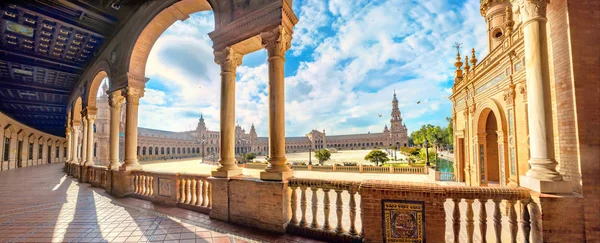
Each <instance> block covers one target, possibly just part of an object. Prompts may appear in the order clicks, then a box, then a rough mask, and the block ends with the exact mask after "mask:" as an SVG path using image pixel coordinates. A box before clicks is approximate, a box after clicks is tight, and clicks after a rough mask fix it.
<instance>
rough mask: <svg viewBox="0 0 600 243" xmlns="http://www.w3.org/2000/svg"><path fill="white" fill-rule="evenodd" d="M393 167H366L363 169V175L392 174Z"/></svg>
mask: <svg viewBox="0 0 600 243" xmlns="http://www.w3.org/2000/svg"><path fill="white" fill-rule="evenodd" d="M391 170H392V167H390V166H371V165H365V166H363V167H362V171H363V173H391Z"/></svg>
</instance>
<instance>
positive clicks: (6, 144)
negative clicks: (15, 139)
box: [2, 137, 10, 161]
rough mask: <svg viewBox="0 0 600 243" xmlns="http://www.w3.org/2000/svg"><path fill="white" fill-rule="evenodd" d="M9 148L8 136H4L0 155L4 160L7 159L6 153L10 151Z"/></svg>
mask: <svg viewBox="0 0 600 243" xmlns="http://www.w3.org/2000/svg"><path fill="white" fill-rule="evenodd" d="M9 149H10V138H7V137H5V138H4V156H2V157H4V158H3V160H4V161H7V160H8V153H9V152H10V151H9Z"/></svg>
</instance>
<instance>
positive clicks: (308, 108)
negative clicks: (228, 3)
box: [140, 0, 487, 136]
mask: <svg viewBox="0 0 600 243" xmlns="http://www.w3.org/2000/svg"><path fill="white" fill-rule="evenodd" d="M458 4H459V5H458V6H456V3H454V5H453V4H452V3H449V2H447V1H445V0H444V1H442V0H440V1H419V2H416V1H405V0H388V1H376V2H373V1H347V0H329V1H324V0H304V1H295V2H294V8H295V12H296V14H297V15H298V17H299V20H300V22H299V23H298V24H297V25H296V27H295V33H294V37H293V40H292V48H291V49H290V51H288V53H287V57H286V58H287V60H288V62H287V63H286V65H295V64H293V63H296V64H297V68H295V71H293V72H288V73H286V82H285V84H286V94H285V95H286V107H285V109H286V134H287V135H288V136H302V135H304V134H306V133H307V132H309V131H310V130H311V129H318V130H321V129H326V130H327V132H328V133H330V134H347V133H357V132H358V133H366V132H368V131H370V132H381V131H382V130H383V126H384V125H385V124H389V118H390V112H391V100H392V93H393V90H396V93H397V96H398V100H399V103H400V110H401V112H402V115H403V118H404V121H405V123H406V125H407V127H408V128H409V132H410V131H412V130H414V129H417V128H418V127H420V126H421V125H422V124H423V122H424V121H427V122H433V123H436V124H439V125H442V124H445V123H446V121H445V117H447V116H451V109H450V108H451V103H450V102H449V101H448V100H447V99H444V97H447V96H449V95H450V93H451V82H452V79H453V69H454V67H453V62H454V58H455V55H456V54H455V50H454V49H453V48H452V45H453V44H454V42H462V43H463V44H464V46H465V47H469V49H470V47H475V49H476V50H477V51H478V57H479V59H480V60H481V59H483V56H484V55H485V53H483V51H486V50H487V48H486V32H485V20H484V19H483V18H482V17H481V16H480V15H479V1H478V0H468V1H466V2H460V3H458ZM213 26H214V24H213V20H212V15H210V14H206V13H200V14H195V15H192V16H191V17H190V18H189V19H188V20H186V21H185V22H178V23H176V24H174V25H173V26H171V28H169V30H168V31H167V32H165V33H164V34H163V36H161V37H160V38H159V39H158V41H157V43H156V44H155V46H154V47H153V49H152V52H151V54H150V57H149V61H148V65H147V69H146V72H147V76H148V77H150V78H151V81H150V82H159V83H160V85H159V86H160V87H163V88H161V89H160V90H158V89H156V90H155V89H148V88H147V90H146V97H144V98H143V99H142V100H144V99H147V98H148V101H142V104H141V111H140V116H141V117H142V119H140V126H142V127H151V128H157V129H164V130H173V131H180V128H181V129H187V128H188V127H190V126H192V127H195V126H196V123H197V120H198V116H199V114H200V113H203V114H204V117H205V119H206V122H207V124H208V126H209V128H210V129H213V130H218V125H219V101H220V98H219V97H220V81H219V80H220V79H219V72H220V70H219V67H218V66H217V65H216V64H214V61H213V56H212V52H213V50H212V42H211V41H210V39H209V38H208V36H207V33H208V32H210V31H212V30H213V28H214V27H213ZM262 53H263V54H264V52H262ZM263 54H260V55H263ZM461 54H462V56H463V58H464V55H467V54H470V51H467V50H466V49H465V50H463V51H462V53H461ZM264 55H265V57H264V58H263V59H262V60H264V63H260V62H259V63H254V64H246V63H243V64H242V66H240V67H238V70H237V73H238V80H237V82H236V120H238V122H239V124H240V125H242V127H244V128H246V130H248V128H249V126H250V124H251V123H254V124H255V125H256V128H257V132H258V133H259V135H260V136H266V135H267V131H268V90H267V89H268V65H267V62H266V54H264ZM249 59H251V62H256V61H255V60H260V59H261V58H260V57H259V58H257V57H256V56H253V57H252V58H249ZM246 61H247V59H244V62H246ZM418 101H421V104H417V102H418ZM149 113H152V114H149ZM378 114H382V117H381V118H380V117H379V116H378Z"/></svg>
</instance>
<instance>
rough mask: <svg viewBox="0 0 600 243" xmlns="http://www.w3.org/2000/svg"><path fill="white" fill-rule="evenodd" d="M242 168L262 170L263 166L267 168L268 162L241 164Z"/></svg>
mask: <svg viewBox="0 0 600 243" xmlns="http://www.w3.org/2000/svg"><path fill="white" fill-rule="evenodd" d="M242 165H243V167H244V168H247V169H261V170H264V169H265V168H267V165H268V164H262V163H246V164H242Z"/></svg>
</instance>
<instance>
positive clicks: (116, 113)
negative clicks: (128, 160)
mask: <svg viewBox="0 0 600 243" xmlns="http://www.w3.org/2000/svg"><path fill="white" fill-rule="evenodd" d="M108 102H109V105H110V135H109V136H110V138H109V139H110V160H109V161H110V164H109V165H108V168H109V169H111V170H119V166H121V164H120V163H119V125H120V123H121V105H122V104H123V96H122V95H121V91H115V92H112V93H110V94H109V95H108Z"/></svg>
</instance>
